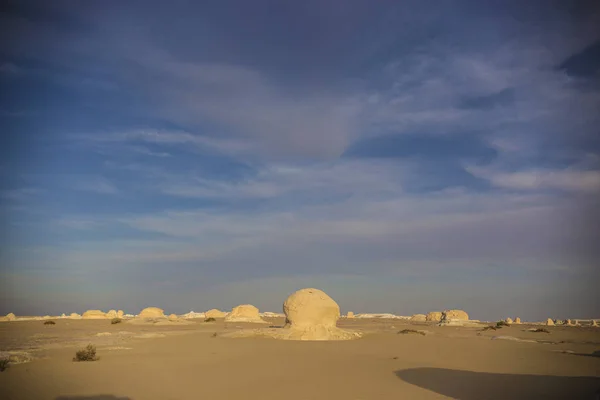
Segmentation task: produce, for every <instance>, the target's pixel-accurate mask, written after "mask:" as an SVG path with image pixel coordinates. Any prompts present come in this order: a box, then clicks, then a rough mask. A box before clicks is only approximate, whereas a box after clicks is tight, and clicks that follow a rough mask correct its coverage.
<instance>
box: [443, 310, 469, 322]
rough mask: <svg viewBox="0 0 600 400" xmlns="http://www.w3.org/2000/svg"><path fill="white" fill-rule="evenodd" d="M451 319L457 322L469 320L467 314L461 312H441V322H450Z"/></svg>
mask: <svg viewBox="0 0 600 400" xmlns="http://www.w3.org/2000/svg"><path fill="white" fill-rule="evenodd" d="M451 319H458V320H461V321H468V320H469V314H467V313H466V312H465V311H463V310H446V311H444V312H442V321H443V320H451Z"/></svg>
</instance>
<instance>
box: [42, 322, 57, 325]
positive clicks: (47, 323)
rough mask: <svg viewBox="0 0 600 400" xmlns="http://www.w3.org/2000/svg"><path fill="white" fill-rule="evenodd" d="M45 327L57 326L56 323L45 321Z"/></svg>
mask: <svg viewBox="0 0 600 400" xmlns="http://www.w3.org/2000/svg"><path fill="white" fill-rule="evenodd" d="M44 325H56V322H54V321H44Z"/></svg>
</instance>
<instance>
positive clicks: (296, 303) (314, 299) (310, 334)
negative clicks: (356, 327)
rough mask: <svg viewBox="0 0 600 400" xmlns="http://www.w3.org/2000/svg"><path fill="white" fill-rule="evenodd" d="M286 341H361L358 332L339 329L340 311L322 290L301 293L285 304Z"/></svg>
mask: <svg viewBox="0 0 600 400" xmlns="http://www.w3.org/2000/svg"><path fill="white" fill-rule="evenodd" d="M283 312H284V313H285V326H284V329H287V330H288V331H287V332H286V337H285V338H286V339H291V340H347V339H355V338H357V337H360V335H359V334H358V333H356V332H350V331H345V330H342V329H340V328H338V327H337V326H336V324H337V320H338V319H339V318H340V307H339V306H338V304H337V303H336V302H335V301H334V300H333V299H332V298H331V297H329V296H328V295H327V294H326V293H325V292H323V291H322V290H319V289H313V288H307V289H300V290H298V291H297V292H295V293H292V294H291V295H290V296H289V297H288V298H287V299H286V300H285V302H284V303H283Z"/></svg>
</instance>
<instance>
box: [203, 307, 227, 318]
mask: <svg viewBox="0 0 600 400" xmlns="http://www.w3.org/2000/svg"><path fill="white" fill-rule="evenodd" d="M204 316H205V317H206V318H225V317H226V316H227V313H226V312H224V311H221V310H217V309H216V308H213V309H211V310H208V311H206V312H205V313H204Z"/></svg>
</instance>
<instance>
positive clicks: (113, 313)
mask: <svg viewBox="0 0 600 400" xmlns="http://www.w3.org/2000/svg"><path fill="white" fill-rule="evenodd" d="M106 318H110V319H113V318H117V311H116V310H110V311H109V312H107V313H106Z"/></svg>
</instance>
